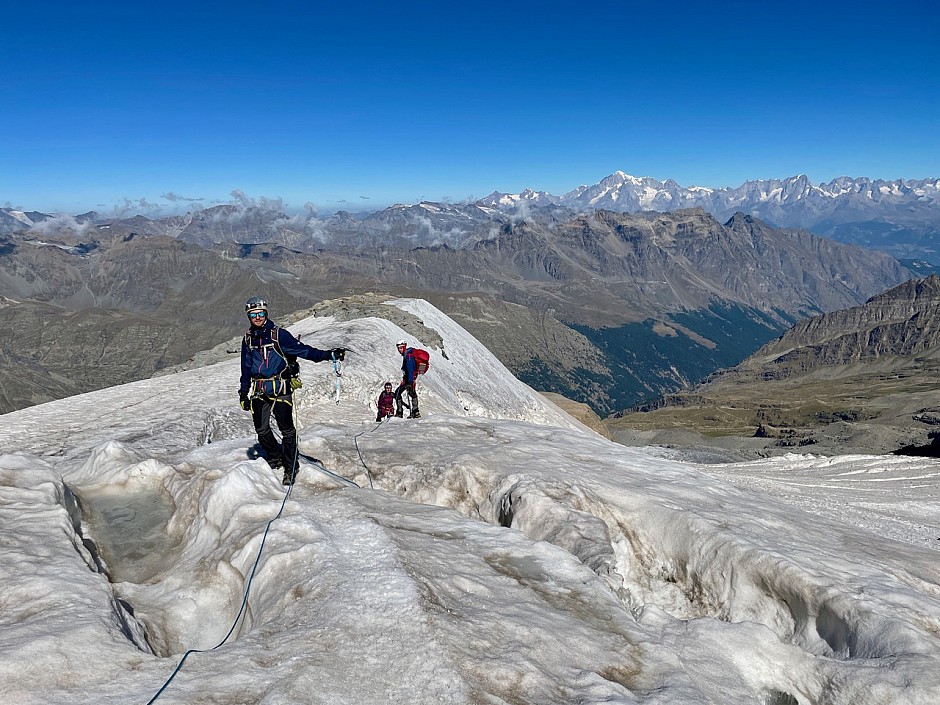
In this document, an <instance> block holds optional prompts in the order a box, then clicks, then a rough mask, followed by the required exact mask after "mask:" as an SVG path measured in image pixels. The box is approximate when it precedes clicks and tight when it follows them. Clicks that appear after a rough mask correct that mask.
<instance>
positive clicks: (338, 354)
mask: <svg viewBox="0 0 940 705" xmlns="http://www.w3.org/2000/svg"><path fill="white" fill-rule="evenodd" d="M330 355H331V356H332V357H333V359H334V360H339V361H340V362H342V361H343V360H345V359H346V348H333V349H332V350H330Z"/></svg>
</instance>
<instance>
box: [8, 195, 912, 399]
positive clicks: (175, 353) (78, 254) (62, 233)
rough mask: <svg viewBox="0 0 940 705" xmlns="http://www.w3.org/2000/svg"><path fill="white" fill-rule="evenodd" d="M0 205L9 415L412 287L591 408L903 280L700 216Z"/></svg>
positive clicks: (848, 251) (709, 368)
mask: <svg viewBox="0 0 940 705" xmlns="http://www.w3.org/2000/svg"><path fill="white" fill-rule="evenodd" d="M7 215H8V216H9V217H10V219H12V220H16V222H17V223H20V224H21V225H23V226H25V227H23V228H21V229H18V230H17V231H16V232H14V233H12V234H10V235H6V236H0V253H2V255H3V256H2V257H0V297H5V298H6V300H7V301H6V302H5V303H4V302H3V301H2V300H0V305H2V306H5V308H4V316H5V318H6V320H8V321H9V322H11V323H13V324H14V325H15V330H17V331H18V337H17V341H18V346H17V347H16V348H12V349H10V350H7V349H6V348H4V349H3V350H2V351H0V373H3V374H6V375H7V376H8V377H9V378H12V377H14V376H15V377H16V378H17V379H18V380H19V383H18V384H17V385H13V386H10V387H9V388H4V389H3V390H0V391H2V394H0V397H5V398H0V404H2V405H7V408H11V407H12V408H16V407H17V406H22V405H25V404H29V403H35V402H37V401H40V400H42V399H43V398H48V396H47V395H50V394H52V395H57V394H58V395H61V394H63V393H74V392H75V391H78V390H81V389H90V388H95V387H94V385H96V384H97V385H98V386H110V385H112V384H114V383H116V382H117V381H129V380H130V379H135V378H139V377H140V376H146V375H147V374H148V373H152V372H154V371H157V370H159V369H161V368H163V367H166V366H171V365H175V364H178V363H180V362H182V361H185V360H186V358H187V357H188V356H191V355H193V354H194V353H196V352H198V351H200V350H202V349H204V348H206V347H211V346H213V345H215V344H218V343H220V342H222V341H225V340H227V339H228V338H229V337H230V335H231V332H232V330H233V329H234V330H236V331H237V329H238V327H240V326H241V325H242V324H243V319H242V317H243V313H242V311H241V302H243V301H244V300H245V299H246V298H247V297H248V296H250V295H252V294H255V293H263V294H265V296H267V297H268V298H269V299H270V300H272V301H273V302H274V303H275V304H276V310H277V311H278V312H283V313H288V312H290V311H293V310H296V309H298V308H301V307H304V306H310V305H312V304H314V303H316V302H317V301H318V300H321V299H324V298H328V297H329V298H332V297H335V296H337V295H344V294H355V293H366V292H378V293H385V294H394V295H406V296H413V297H415V296H416V297H421V298H426V299H428V300H429V301H431V303H433V304H434V305H435V306H437V307H438V308H440V309H441V310H444V311H445V312H446V313H448V314H449V315H451V316H452V317H453V318H454V319H455V320H457V321H458V322H459V323H460V324H461V325H463V326H464V327H465V328H467V329H468V330H469V331H470V332H471V333H473V334H474V335H475V336H476V337H477V338H479V339H480V340H482V341H483V342H484V343H485V344H486V345H487V346H488V347H489V348H490V349H491V350H493V351H494V352H495V353H496V354H497V356H498V357H500V359H501V360H502V361H503V362H504V364H506V365H507V366H508V367H509V368H510V369H511V370H512V371H513V372H514V373H515V374H516V375H517V376H519V377H520V378H521V379H523V380H524V381H526V382H529V383H530V384H531V385H532V386H534V387H535V388H537V389H539V390H543V391H553V392H559V393H563V394H565V395H566V396H569V397H570V398H573V399H575V400H578V401H583V402H587V403H589V404H591V406H592V407H593V408H594V409H595V410H596V411H597V412H598V413H601V414H604V415H606V414H609V413H611V412H614V411H617V410H620V409H623V408H625V407H628V406H630V405H632V404H634V403H636V402H637V401H638V400H641V399H645V398H649V397H654V396H657V395H659V394H661V393H663V392H667V391H672V390H676V389H679V388H681V387H683V386H685V385H687V384H690V383H694V382H695V381H698V380H700V379H702V378H704V377H705V376H707V375H708V374H709V373H711V372H713V371H714V370H716V369H718V368H721V367H727V366H730V365H734V364H735V363H737V362H739V361H740V360H742V359H743V358H744V357H745V356H747V355H748V354H749V353H751V352H753V351H754V350H755V349H757V347H759V346H760V345H761V344H763V343H765V342H767V341H768V340H770V339H772V338H774V337H776V336H777V335H779V334H780V333H782V332H783V331H784V330H785V329H786V328H788V327H790V326H791V325H793V324H794V323H795V322H797V321H798V320H800V319H802V318H806V317H808V316H812V315H815V314H818V313H821V312H824V311H831V310H836V309H840V308H845V307H848V306H853V305H857V304H858V303H860V302H862V301H864V300H865V299H866V298H868V297H869V296H872V295H874V294H877V293H879V292H881V291H883V290H884V289H886V288H888V287H891V286H894V285H896V284H898V283H899V282H901V281H905V280H906V279H910V278H912V277H913V276H915V274H914V273H913V272H911V270H909V269H907V268H905V267H903V266H901V265H900V264H899V263H898V261H897V260H895V259H894V258H892V257H890V256H888V255H886V254H884V253H880V252H873V251H866V250H863V249H860V248H856V247H850V246H846V245H842V244H839V243H837V242H834V241H832V240H827V239H823V238H819V237H816V236H814V235H812V234H811V233H808V232H806V231H803V230H792V229H781V228H774V227H771V226H769V225H767V224H766V223H763V222H762V221H760V220H758V219H756V218H753V217H752V216H749V215H745V214H737V215H735V216H734V217H732V218H730V219H728V221H726V222H724V223H722V222H719V221H718V220H716V219H715V218H714V217H713V216H711V215H709V214H708V213H706V212H705V211H704V210H703V209H702V208H695V209H685V210H679V211H676V212H673V213H657V212H643V213H637V214H630V213H617V212H612V211H609V210H598V211H587V212H585V213H582V214H575V213H574V212H573V211H572V210H571V209H568V208H566V207H564V206H547V207H539V208H533V209H532V212H530V213H521V212H518V211H513V212H508V213H507V212H504V211H503V210H501V209H499V208H493V207H490V206H486V205H478V204H463V205H457V206H453V205H447V204H431V203H421V204H417V205H413V206H397V207H393V208H388V209H384V210H382V211H378V212H376V213H371V214H365V215H361V216H353V215H351V214H348V213H345V214H344V213H338V214H335V215H333V216H331V217H330V218H325V219H319V218H314V217H312V216H311V215H310V214H304V215H303V216H294V217H289V216H287V215H285V214H283V213H280V212H278V211H276V210H270V209H265V208H242V207H236V206H220V207H216V208H212V209H206V210H200V211H195V212H193V213H187V214H185V215H181V216H173V217H169V218H162V219H149V218H145V217H143V216H137V217H135V218H129V219H106V218H102V217H100V216H97V215H95V214H83V215H81V216H76V217H68V218H63V217H49V218H43V217H40V216H34V215H30V214H25V213H19V212H17V213H16V214H11V213H7ZM40 215H41V214H40ZM24 217H25V218H26V219H28V220H30V221H31V222H33V225H32V226H30V225H27V224H26V223H24V220H23V218H24ZM181 312H185V315H181ZM279 315H280V313H279Z"/></svg>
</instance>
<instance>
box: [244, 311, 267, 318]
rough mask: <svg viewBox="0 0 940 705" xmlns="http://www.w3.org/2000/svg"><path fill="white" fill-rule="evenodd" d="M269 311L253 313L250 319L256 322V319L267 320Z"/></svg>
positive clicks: (249, 315)
mask: <svg viewBox="0 0 940 705" xmlns="http://www.w3.org/2000/svg"><path fill="white" fill-rule="evenodd" d="M267 317H268V314H267V311H252V312H251V313H249V314H248V318H250V319H252V320H254V319H255V318H267Z"/></svg>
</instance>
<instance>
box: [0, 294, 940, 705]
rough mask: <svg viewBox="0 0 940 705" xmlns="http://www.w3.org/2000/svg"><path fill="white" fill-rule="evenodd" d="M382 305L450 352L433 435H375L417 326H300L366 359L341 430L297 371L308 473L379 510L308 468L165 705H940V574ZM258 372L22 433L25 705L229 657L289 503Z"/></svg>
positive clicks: (869, 535)
mask: <svg viewBox="0 0 940 705" xmlns="http://www.w3.org/2000/svg"><path fill="white" fill-rule="evenodd" d="M390 305H394V306H397V307H400V308H402V309H404V310H407V311H409V312H411V313H413V314H415V315H417V316H419V317H420V318H421V320H422V321H423V323H424V325H425V326H426V327H428V328H430V329H433V330H435V331H436V332H437V333H438V334H440V337H441V339H442V340H443V348H440V349H433V350H432V353H433V358H432V366H431V369H430V371H429V372H428V374H427V375H426V376H425V377H424V378H422V380H421V382H420V383H419V394H420V395H421V408H422V412H424V413H425V418H422V419H420V420H407V419H393V420H392V421H390V422H385V423H382V424H375V423H373V422H372V419H374V413H375V412H374V397H376V396H377V395H378V390H379V389H380V387H381V384H382V382H384V380H385V379H389V378H391V379H394V378H395V375H396V372H397V368H398V365H399V363H400V358H399V357H398V356H397V353H396V352H395V350H394V342H395V341H396V340H397V339H399V338H402V337H405V338H407V337H408V336H407V334H405V333H404V331H402V330H401V329H399V328H398V327H397V326H395V325H394V324H392V323H391V322H389V321H386V320H382V319H357V320H353V321H346V322H340V321H336V320H334V319H332V318H308V319H305V320H303V321H300V322H299V323H297V324H296V325H295V326H291V329H292V331H293V332H294V333H296V334H299V335H301V336H302V337H303V340H304V341H305V342H307V343H309V344H312V345H315V346H317V347H321V348H327V347H335V346H339V345H342V346H344V347H348V348H350V350H352V351H353V352H351V353H350V355H349V356H348V358H347V362H346V365H345V368H344V369H343V391H342V395H341V399H340V403H339V404H337V403H335V402H334V400H333V381H334V377H333V371H332V368H331V367H330V366H329V365H311V364H307V363H305V362H303V361H302V362H301V365H302V373H303V379H304V388H303V390H302V392H301V393H300V394H299V395H298V398H297V417H298V422H299V435H300V439H301V450H302V451H303V452H304V453H306V454H309V455H312V456H315V457H317V458H319V459H320V460H321V461H322V462H323V464H324V465H325V466H327V467H328V468H330V469H331V470H334V471H336V472H338V473H339V474H341V475H343V476H345V477H348V478H350V479H353V480H355V481H356V482H357V483H358V484H359V485H360V486H362V487H366V486H368V482H367V477H366V473H367V471H368V474H369V476H370V477H371V478H372V480H373V481H374V485H375V488H376V489H375V490H374V491H373V490H368V489H356V488H349V487H345V486H342V485H341V484H339V483H337V482H335V481H333V480H331V479H330V478H329V477H327V476H325V475H323V474H322V473H318V472H316V470H315V469H314V468H313V467H312V466H310V465H307V464H305V465H303V466H302V467H301V470H300V474H299V478H298V482H297V484H296V485H295V486H294V488H293V490H292V493H291V496H290V498H289V500H288V502H287V504H286V505H285V510H284V514H283V516H282V517H281V518H280V519H279V520H278V521H277V522H276V523H275V524H274V525H273V526H272V529H271V533H270V535H269V537H268V539H267V545H266V549H265V552H264V553H262V555H261V560H260V563H259V566H258V571H257V573H256V578H255V583H254V585H253V587H252V594H251V598H250V601H249V609H248V611H247V612H246V615H245V619H244V621H243V623H242V624H241V625H240V626H239V628H238V630H237V631H236V633H235V634H234V635H233V638H232V639H231V640H230V641H229V642H228V643H227V644H226V645H225V647H224V648H223V649H220V650H218V651H213V652H210V653H205V654H200V655H199V658H193V659H190V660H189V661H187V663H186V667H185V669H184V670H183V671H182V672H181V674H180V675H179V677H178V678H177V679H176V680H175V681H174V682H173V684H172V685H171V687H170V688H169V689H168V690H167V691H166V692H165V694H164V695H163V696H161V701H162V702H168V703H184V702H198V701H200V700H203V699H205V698H206V697H211V698H214V699H216V700H219V701H225V702H258V703H275V702H310V703H358V702H386V703H402V704H404V703H422V704H423V703H429V704H430V703H472V702H482V701H487V702H489V701H492V702H520V703H533V704H534V703H559V704H561V703H570V702H585V703H601V702H605V703H637V702H642V703H653V704H656V705H665V704H666V703H675V702H722V703H753V702H764V703H793V702H796V703H800V704H801V705H808V704H809V703H816V702H827V703H833V704H836V705H840V704H845V705H848V704H849V703H852V704H853V705H854V704H855V703H868V702H871V703H874V702H878V703H892V704H893V703H896V704H897V705H901V703H905V704H906V703H923V704H924V705H926V704H927V703H932V702H937V696H938V695H940V669H938V668H937V666H938V665H940V637H938V636H937V634H938V633H940V628H938V627H940V571H938V569H937V567H936V565H937V563H936V555H937V553H936V550H935V549H933V548H930V547H925V546H921V545H918V544H916V543H914V542H912V543H899V542H895V541H891V540H889V539H884V538H880V537H878V536H877V534H876V533H873V532H876V531H877V529H878V525H877V523H873V524H872V525H871V526H870V527H868V528H867V529H866V528H861V529H860V528H859V527H858V526H855V525H848V524H844V523H841V522H839V521H836V520H834V519H833V518H832V517H831V516H827V515H825V513H820V514H813V513H804V512H801V511H798V510H794V509H793V508H792V507H791V506H789V505H787V504H786V503H783V502H779V501H777V500H776V499H774V498H773V497H772V496H771V492H772V491H773V490H772V489H769V488H771V487H776V485H768V486H766V487H764V491H763V493H761V494H757V493H754V492H751V491H748V490H741V489H737V488H736V487H735V484H732V481H733V480H734V478H735V477H736V476H735V474H734V472H733V468H723V469H722V470H721V471H720V472H717V471H716V472H713V473H712V474H709V472H708V468H706V467H704V466H696V465H692V464H689V463H685V462H682V461H681V460H678V459H675V458H668V457H664V456H663V455H662V454H660V455H656V454H654V453H653V452H650V451H646V450H643V449H631V448H624V447H621V446H618V445H616V444H614V443H611V442H609V441H606V440H605V439H603V438H601V437H600V436H598V435H596V434H594V433H592V432H590V431H589V430H587V429H585V428H584V427H582V426H580V424H578V423H577V422H575V421H573V420H571V419H570V418H569V417H567V416H566V415H565V414H564V413H563V412H561V411H560V410H558V409H557V407H554V405H552V404H550V403H548V402H547V401H545V400H543V399H542V398H541V397H540V396H539V395H538V394H536V393H535V392H533V391H532V390H530V389H529V388H528V387H526V386H525V385H523V384H521V383H520V382H518V380H515V379H514V378H513V377H512V376H511V375H510V374H509V373H508V371H506V370H505V368H504V367H502V366H501V365H500V364H499V363H498V362H497V361H496V360H495V358H493V357H492V355H490V354H489V352H488V351H487V350H486V349H485V348H484V347H483V346H482V345H481V344H480V343H479V342H478V341H476V340H475V339H473V338H472V337H471V336H469V335H468V334H467V333H466V332H465V331H463V329H461V328H460V327H459V326H458V325H457V324H456V323H454V322H453V321H452V320H450V319H448V318H447V317H446V316H444V315H443V314H441V313H440V312H439V311H437V310H436V309H434V308H433V307H432V306H430V305H429V304H427V303H426V302H423V301H416V300H410V299H400V300H397V301H394V302H391V304H390ZM414 342H415V343H416V344H419V345H421V341H414ZM422 346H423V345H422ZM445 353H446V357H445ZM237 368H238V363H237V361H236V360H225V361H221V362H219V363H217V364H215V365H210V366H207V367H202V368H199V369H194V370H190V371H187V372H180V373H177V374H173V375H168V376H166V377H160V378H155V379H152V380H145V381H142V382H138V383H134V384H131V385H123V386H121V387H118V388H114V389H108V390H101V391H99V392H93V393H90V394H86V395H81V396H78V397H73V398H70V399H63V400H59V401H56V402H51V403H49V404H44V405H41V406H38V407H33V408H31V409H25V410H23V411H19V412H14V413H12V414H7V415H5V416H4V421H6V424H5V428H6V429H8V433H7V434H6V435H5V437H4V438H3V440H2V441H0V444H2V445H0V520H2V521H3V524H4V526H16V527H17V531H16V532H5V534H6V535H7V536H9V539H8V545H7V552H6V554H7V559H6V560H5V561H3V562H0V579H2V580H3V581H4V586H5V593H4V599H5V603H4V604H5V607H4V610H3V612H2V613H0V623H2V625H3V630H2V632H0V633H2V635H3V636H2V642H0V643H2V646H0V648H2V649H3V655H4V658H3V659H2V660H0V685H2V687H3V692H4V693H5V695H6V696H8V697H9V698H11V700H10V701H11V702H18V703H19V702H22V703H32V702H35V703H39V702H42V703H53V704H55V703H74V702H77V701H78V700H77V699H76V698H79V699H80V698H81V697H83V694H84V693H88V694H89V696H88V698H87V699H86V701H89V702H90V701H91V698H92V697H93V698H94V700H95V702H105V703H110V702H114V703H117V702H127V701H128V700H129V699H131V698H133V697H134V694H139V693H143V694H146V695H145V696H144V697H149V695H150V694H152V693H153V692H155V691H156V689H157V688H158V687H159V686H160V684H161V683H162V682H163V681H164V679H165V678H166V677H167V676H168V675H169V673H170V671H171V670H172V668H173V666H174V664H175V663H176V661H177V660H178V656H179V654H180V653H181V652H182V651H183V650H184V649H186V648H205V647H207V646H209V647H211V646H212V645H214V644H215V643H217V642H218V640H219V639H220V638H221V636H223V635H224V634H225V633H226V631H227V630H228V629H229V627H230V625H231V620H232V619H233V617H234V615H235V613H236V612H237V610H238V605H239V603H240V600H241V599H242V595H243V592H244V589H245V584H246V580H247V576H248V574H249V572H250V570H251V566H252V564H253V562H254V560H255V558H256V556H257V555H258V547H259V545H260V541H261V538H262V535H263V532H264V527H265V526H266V523H267V522H268V521H269V520H270V519H271V518H272V517H273V516H274V515H275V513H276V512H277V510H278V507H279V506H280V504H281V502H282V500H283V493H284V488H283V487H282V486H281V485H280V483H279V481H278V480H279V478H278V477H276V476H275V474H274V473H272V471H271V470H270V469H269V468H268V467H267V465H266V463H264V461H263V460H260V459H253V458H252V457H251V451H252V446H253V442H254V440H253V433H252V429H251V424H250V421H249V420H248V418H247V415H246V414H244V413H243V412H241V411H240V410H239V409H238V408H237V398H236V395H235V394H234V392H233V391H232V390H233V388H234V387H233V382H234V380H235V379H237V376H238V369H237ZM168 409H172V410H173V413H169V414H168V413H167V410H168ZM768 462H770V461H768ZM773 462H774V463H775V464H776V465H775V467H778V468H779V467H780V463H784V465H785V466H786V467H784V468H783V469H784V470H786V469H787V468H791V469H794V468H805V469H806V471H807V472H812V471H814V470H813V468H814V467H816V470H815V471H818V467H817V466H814V465H813V464H812V462H809V461H808V460H807V458H805V457H803V456H793V457H792V458H789V459H784V460H780V459H776V460H775V461H773ZM813 462H816V461H813ZM872 462H877V463H879V464H882V465H885V466H892V467H894V468H895V470H896V471H897V472H898V473H900V474H901V475H902V476H903V473H904V472H907V473H909V474H910V475H915V474H916V475H918V476H919V477H920V479H918V480H917V482H928V480H926V479H924V477H925V476H926V475H928V474H929V475H930V476H931V477H934V478H936V477H937V476H940V466H937V465H936V464H932V461H929V460H920V459H919V460H918V461H917V463H919V465H918V466H917V467H916V468H915V466H913V465H912V461H910V460H904V459H899V458H885V459H878V460H877V461H874V460H873V459H870V458H866V459H852V458H848V459H843V460H842V463H843V464H844V465H843V466H842V468H841V470H846V469H848V470H849V471H850V470H851V468H852V467H855V466H858V467H863V466H864V467H868V468H869V469H870V468H871V463H872ZM925 466H929V469H930V470H931V472H930V473H926V472H925V469H927V468H926V467H925ZM761 467H763V466H761V465H760V464H751V465H750V466H749V468H748V476H751V475H753V474H755V473H756V472H759V470H760V468H761ZM718 474H721V475H722V476H723V477H724V478H725V479H717V478H716V477H715V475H718ZM868 475H870V473H862V474H860V475H859V476H858V477H857V478H856V479H855V480H853V481H858V482H862V481H863V479H864V478H865V477H867V476H868ZM851 477H855V476H851ZM932 482H934V483H936V479H933V480H932ZM832 491H833V492H835V491H837V490H835V489H833V490H832ZM70 497H72V498H74V499H69V498H70ZM861 509H862V507H861V506H859V510H860V511H861ZM116 576H117V577H116ZM37 608H38V609H39V610H41V611H40V612H35V611H34V610H35V609H37ZM39 614H41V618H38V615H39ZM53 645H54V646H53ZM44 646H49V648H44ZM389 664H391V666H389ZM77 694H78V695H77ZM142 701H143V700H142Z"/></svg>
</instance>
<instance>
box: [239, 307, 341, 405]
mask: <svg viewBox="0 0 940 705" xmlns="http://www.w3.org/2000/svg"><path fill="white" fill-rule="evenodd" d="M275 329H276V330H277V333H276V335H277V346H275V344H274V335H275V332H274V331H275ZM278 347H280V349H281V352H283V353H284V355H294V356H296V357H302V358H304V359H305V360H310V361H312V362H325V361H326V360H329V359H330V351H329V350H319V349H317V348H312V347H310V346H309V345H305V344H304V343H301V342H300V341H299V340H297V338H295V337H294V336H293V335H291V334H290V331H288V330H286V329H284V328H278V327H277V326H276V325H274V322H273V321H271V320H268V321H265V323H264V326H262V327H261V328H255V327H254V326H252V327H251V329H250V330H249V331H248V332H247V333H246V334H245V337H244V338H242V376H241V384H240V386H239V391H241V392H248V391H249V390H250V389H251V381H252V380H253V379H269V378H272V377H278V376H279V375H280V374H281V373H282V372H283V371H284V370H285V369H287V360H285V359H284V358H283V357H281V355H280V354H278V351H277V348H278Z"/></svg>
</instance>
